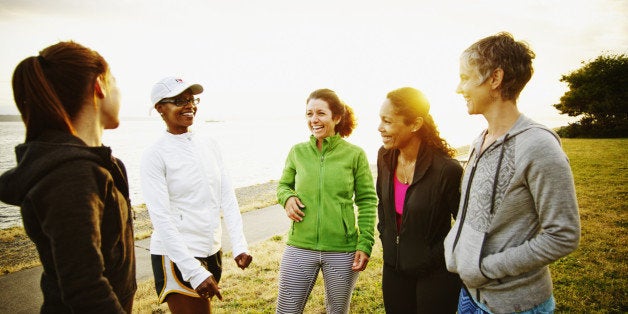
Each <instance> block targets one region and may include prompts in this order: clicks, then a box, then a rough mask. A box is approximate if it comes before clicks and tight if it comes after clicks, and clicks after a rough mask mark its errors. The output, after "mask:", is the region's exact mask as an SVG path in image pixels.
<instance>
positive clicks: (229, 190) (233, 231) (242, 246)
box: [215, 146, 248, 257]
mask: <svg viewBox="0 0 628 314" xmlns="http://www.w3.org/2000/svg"><path fill="white" fill-rule="evenodd" d="M215 147H217V146H215ZM215 154H216V158H217V160H218V163H219V165H220V191H221V193H220V194H221V195H220V199H221V203H220V208H221V210H222V213H223V218H224V220H225V223H226V227H227V232H228V233H229V238H230V239H231V247H232V249H231V250H232V253H233V257H236V256H238V255H240V254H241V253H246V252H248V244H247V242H246V238H245V237H244V227H243V224H242V215H241V214H240V206H239V205H238V199H237V198H236V194H235V190H234V189H233V185H232V184H231V178H230V177H229V174H228V173H227V170H226V168H225V166H224V163H223V160H222V155H221V154H220V151H219V150H218V149H216V150H215Z"/></svg>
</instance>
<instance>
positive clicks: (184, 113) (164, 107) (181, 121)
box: [156, 90, 197, 134]
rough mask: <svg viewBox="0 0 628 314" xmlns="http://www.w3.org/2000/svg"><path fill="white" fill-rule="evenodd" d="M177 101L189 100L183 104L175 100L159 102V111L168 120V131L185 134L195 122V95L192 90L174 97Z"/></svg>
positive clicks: (157, 107)
mask: <svg viewBox="0 0 628 314" xmlns="http://www.w3.org/2000/svg"><path fill="white" fill-rule="evenodd" d="M172 98H173V99H174V100H175V101H184V100H187V101H188V103H187V104H185V105H183V106H180V107H179V106H177V105H175V104H174V102H164V103H158V104H157V106H156V109H157V111H158V112H159V113H160V114H161V117H162V118H163V119H164V121H165V122H166V126H167V127H168V132H170V133H172V134H183V133H186V132H188V129H189V127H190V126H191V125H192V124H193V123H194V116H195V115H196V110H197V107H196V105H195V104H194V102H193V99H194V95H193V94H192V92H191V91H190V90H186V91H185V92H183V93H181V94H179V95H177V96H175V97H172Z"/></svg>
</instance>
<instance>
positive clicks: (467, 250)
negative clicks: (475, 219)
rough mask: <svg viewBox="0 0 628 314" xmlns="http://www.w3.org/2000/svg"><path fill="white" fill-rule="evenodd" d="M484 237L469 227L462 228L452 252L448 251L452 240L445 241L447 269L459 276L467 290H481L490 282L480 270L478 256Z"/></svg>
mask: <svg viewBox="0 0 628 314" xmlns="http://www.w3.org/2000/svg"><path fill="white" fill-rule="evenodd" d="M452 230H455V229H452ZM453 235H455V233H454V234H453ZM485 237H486V234H485V233H483V232H479V231H477V230H475V229H473V228H471V227H470V226H464V228H462V231H461V233H460V238H459V239H458V243H457V244H456V247H455V249H454V250H453V252H451V251H450V250H451V245H452V244H450V243H449V241H451V240H452V239H449V237H448V238H447V239H446V240H447V241H446V244H445V249H446V250H447V251H449V252H447V251H446V252H445V257H446V264H447V269H448V270H449V271H455V272H457V273H458V275H460V279H462V281H463V282H464V284H465V285H466V286H467V287H469V288H474V289H475V288H481V287H482V286H484V285H486V284H487V283H489V282H490V281H491V279H489V278H487V277H485V276H484V274H482V271H481V269H480V264H481V262H482V257H481V256H480V254H481V252H482V246H483V245H484V239H485ZM450 268H454V269H450Z"/></svg>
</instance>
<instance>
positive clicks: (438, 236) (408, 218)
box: [377, 144, 462, 277]
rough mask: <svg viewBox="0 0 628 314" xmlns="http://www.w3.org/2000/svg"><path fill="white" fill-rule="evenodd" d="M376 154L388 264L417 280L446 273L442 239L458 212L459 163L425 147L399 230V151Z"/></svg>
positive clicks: (380, 214) (382, 229)
mask: <svg viewBox="0 0 628 314" xmlns="http://www.w3.org/2000/svg"><path fill="white" fill-rule="evenodd" d="M377 155H378V156H377V196H378V197H379V205H378V216H379V222H378V224H377V229H378V230H379V232H380V239H381V241H382V247H383V251H384V263H385V264H386V265H388V266H390V267H393V268H394V269H395V270H397V271H399V272H401V273H405V274H408V275H412V276H418V277H422V276H425V275H427V274H429V273H430V272H432V271H434V270H438V269H445V257H444V250H443V240H444V239H445V236H447V233H448V232H449V229H450V228H451V219H452V217H456V213H457V211H458V202H459V201H460V178H461V176H462V167H461V166H460V163H459V162H458V161H457V160H455V159H452V158H450V157H449V156H447V155H445V154H443V153H442V152H440V151H437V150H435V149H434V148H432V147H430V146H427V145H425V144H423V145H421V147H420V149H419V152H418V155H417V161H416V164H415V169H414V177H413V179H412V183H410V187H408V191H407V193H406V198H405V202H404V209H403V215H402V220H401V226H400V228H399V231H397V220H396V211H395V191H394V175H395V168H396V166H397V156H398V155H399V151H398V150H387V149H384V148H383V147H382V148H380V150H379V152H378V154H377Z"/></svg>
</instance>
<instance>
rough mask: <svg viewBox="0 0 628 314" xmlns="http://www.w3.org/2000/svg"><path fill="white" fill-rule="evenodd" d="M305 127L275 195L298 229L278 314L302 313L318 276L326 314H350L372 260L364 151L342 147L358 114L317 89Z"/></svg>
mask: <svg viewBox="0 0 628 314" xmlns="http://www.w3.org/2000/svg"><path fill="white" fill-rule="evenodd" d="M306 120H307V124H308V127H309V129H310V131H311V132H312V135H311V136H310V140H309V141H308V142H303V143H299V144H296V145H295V146H293V147H292V149H291V150H290V153H289V154H288V158H287V159H286V166H285V168H284V170H283V175H282V176H281V180H280V181H279V186H278V187H277V198H278V201H279V203H280V204H282V205H283V206H284V208H285V210H286V214H287V215H288V218H290V219H291V220H292V221H293V223H292V227H291V228H290V231H289V235H288V242H287V246H286V249H285V251H284V254H283V258H282V260H281V266H280V270H279V295H278V298H277V313H302V312H303V309H304V308H305V302H306V300H307V298H308V296H309V294H310V292H311V290H312V287H313V286H314V283H315V282H316V278H317V276H318V272H319V271H322V273H323V280H324V282H325V295H326V297H325V306H326V308H327V312H328V313H347V312H348V311H349V304H350V302H351V293H352V291H353V288H354V286H355V282H356V280H357V278H358V272H360V271H362V270H364V269H365V268H366V265H367V264H368V260H369V256H370V254H371V248H372V246H373V242H374V240H373V232H374V227H375V214H376V211H377V194H376V192H375V187H374V183H373V176H372V174H371V170H370V167H369V163H368V160H367V158H366V154H365V153H364V150H362V149H361V148H360V147H357V146H355V145H353V144H350V143H348V142H347V141H345V140H344V139H343V137H347V136H349V135H350V134H351V132H352V131H353V129H354V128H355V126H356V122H355V118H354V115H353V110H352V109H351V108H350V107H349V106H347V105H346V104H344V103H343V102H342V101H341V100H340V99H339V98H338V95H336V93H335V92H334V91H332V90H329V89H319V90H316V91H314V92H312V94H310V96H309V97H308V99H307V106H306ZM354 205H356V206H357V211H356V210H354ZM356 213H357V216H356Z"/></svg>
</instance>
